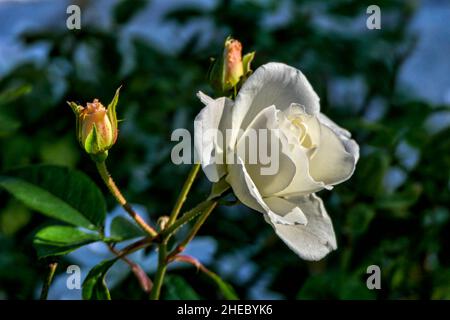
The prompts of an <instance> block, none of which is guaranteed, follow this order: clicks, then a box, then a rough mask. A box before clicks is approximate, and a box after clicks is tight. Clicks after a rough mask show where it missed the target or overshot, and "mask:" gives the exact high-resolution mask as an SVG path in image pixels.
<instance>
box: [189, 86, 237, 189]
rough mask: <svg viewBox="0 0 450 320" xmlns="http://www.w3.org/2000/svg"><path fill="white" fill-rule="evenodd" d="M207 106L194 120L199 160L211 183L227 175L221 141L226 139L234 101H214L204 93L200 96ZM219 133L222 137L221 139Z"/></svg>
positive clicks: (220, 99) (196, 149)
mask: <svg viewBox="0 0 450 320" xmlns="http://www.w3.org/2000/svg"><path fill="white" fill-rule="evenodd" d="M198 96H199V98H200V100H201V101H202V102H203V103H205V104H206V107H204V108H203V109H202V110H201V111H200V113H199V114H198V115H197V117H196V118H195V120H194V147H195V152H196V157H197V159H199V160H200V163H201V164H202V168H203V171H204V172H205V174H206V176H207V178H208V179H209V180H210V181H211V182H217V181H219V179H220V178H221V177H222V176H223V175H224V174H225V173H226V166H225V165H224V164H223V163H224V162H223V161H221V160H219V159H222V158H223V150H222V144H223V142H222V141H220V139H224V138H225V137H226V133H225V128H226V127H227V123H226V122H227V121H229V119H230V116H229V115H230V114H231V107H232V105H233V101H232V100H230V99H228V98H219V99H216V100H214V99H212V98H210V97H208V96H206V95H205V94H203V93H199V94H198ZM219 132H221V133H222V137H219V136H218V134H219Z"/></svg>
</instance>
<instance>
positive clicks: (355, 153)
mask: <svg viewBox="0 0 450 320" xmlns="http://www.w3.org/2000/svg"><path fill="white" fill-rule="evenodd" d="M319 120H320V121H321V127H320V143H319V146H318V148H317V151H316V152H315V153H314V155H313V156H312V157H311V161H310V173H311V176H312V177H313V178H314V179H315V180H317V181H323V182H324V183H325V184H327V185H335V184H338V183H341V182H343V181H345V180H347V179H348V178H350V177H351V176H352V174H353V172H354V171H355V166H356V162H357V161H358V159H359V146H358V144H357V143H356V142H355V141H354V140H352V139H349V138H350V133H349V132H348V131H347V130H345V129H342V128H340V127H339V126H338V125H337V124H335V123H334V122H332V121H331V120H330V119H328V118H327V117H326V116H324V115H321V116H320V117H319Z"/></svg>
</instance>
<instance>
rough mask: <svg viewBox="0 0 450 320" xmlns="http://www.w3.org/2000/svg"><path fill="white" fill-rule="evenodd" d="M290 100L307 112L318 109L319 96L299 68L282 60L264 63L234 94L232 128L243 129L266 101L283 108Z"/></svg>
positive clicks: (316, 111)
mask: <svg viewBox="0 0 450 320" xmlns="http://www.w3.org/2000/svg"><path fill="white" fill-rule="evenodd" d="M291 103H298V104H301V105H303V106H305V110H306V112H307V113H308V114H311V115H313V114H317V113H318V112H319V111H320V105H319V97H318V96H317V94H316V93H315V91H314V89H313V88H312V86H311V84H310V83H309V82H308V80H307V79H306V77H305V76H304V75H303V73H302V72H301V71H299V70H297V69H295V68H293V67H290V66H287V65H285V64H282V63H275V62H271V63H268V64H265V65H263V66H261V67H259V68H258V69H257V70H256V71H255V72H254V73H253V74H252V75H251V76H250V78H248V79H247V81H246V82H245V83H244V85H243V86H242V88H241V89H240V91H239V94H238V95H237V97H236V100H235V107H234V108H233V114H232V123H233V130H234V129H235V128H236V127H237V128H241V129H244V130H245V129H246V128H247V126H248V125H249V124H250V122H251V121H252V120H253V119H254V118H255V117H256V115H258V114H259V113H260V112H261V110H262V109H264V108H266V107H268V106H270V105H275V107H276V108H277V109H279V110H282V111H283V110H285V109H287V108H288V107H289V106H290V105H291Z"/></svg>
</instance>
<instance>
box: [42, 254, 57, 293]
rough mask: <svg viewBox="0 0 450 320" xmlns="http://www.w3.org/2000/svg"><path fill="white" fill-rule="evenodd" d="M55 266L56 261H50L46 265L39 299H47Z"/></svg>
mask: <svg viewBox="0 0 450 320" xmlns="http://www.w3.org/2000/svg"><path fill="white" fill-rule="evenodd" d="M56 267H58V263H57V262H52V263H50V264H49V265H48V273H47V277H46V278H45V282H44V284H43V286H42V291H41V297H40V299H41V300H47V296H48V290H49V289H50V284H51V283H52V281H53V276H54V275H55V271H56Z"/></svg>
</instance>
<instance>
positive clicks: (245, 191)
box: [226, 158, 307, 225]
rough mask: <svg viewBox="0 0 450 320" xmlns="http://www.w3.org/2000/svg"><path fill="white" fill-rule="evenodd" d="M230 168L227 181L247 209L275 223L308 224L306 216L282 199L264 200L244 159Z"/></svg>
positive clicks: (238, 159)
mask: <svg viewBox="0 0 450 320" xmlns="http://www.w3.org/2000/svg"><path fill="white" fill-rule="evenodd" d="M228 168H229V169H228V170H229V174H228V175H227V177H226V181H227V182H228V183H229V184H230V186H231V188H232V189H233V192H234V194H235V195H236V197H237V198H238V199H239V200H240V201H241V202H242V203H243V204H245V205H246V206H247V207H250V208H252V209H254V210H256V211H259V212H261V213H264V214H267V215H268V216H270V217H271V219H272V221H274V223H279V224H287V225H290V224H306V222H307V220H306V218H305V216H304V214H303V213H302V212H301V211H300V210H298V208H296V206H292V205H291V204H289V203H288V202H287V201H285V200H284V199H281V198H279V199H277V198H276V197H269V198H263V196H262V195H261V194H260V192H259V190H258V188H257V187H256V186H255V184H254V182H253V181H252V179H251V177H250V175H249V174H248V172H247V170H246V168H245V165H244V164H243V162H242V159H240V158H237V164H234V165H229V166H228ZM266 200H268V201H266Z"/></svg>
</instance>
